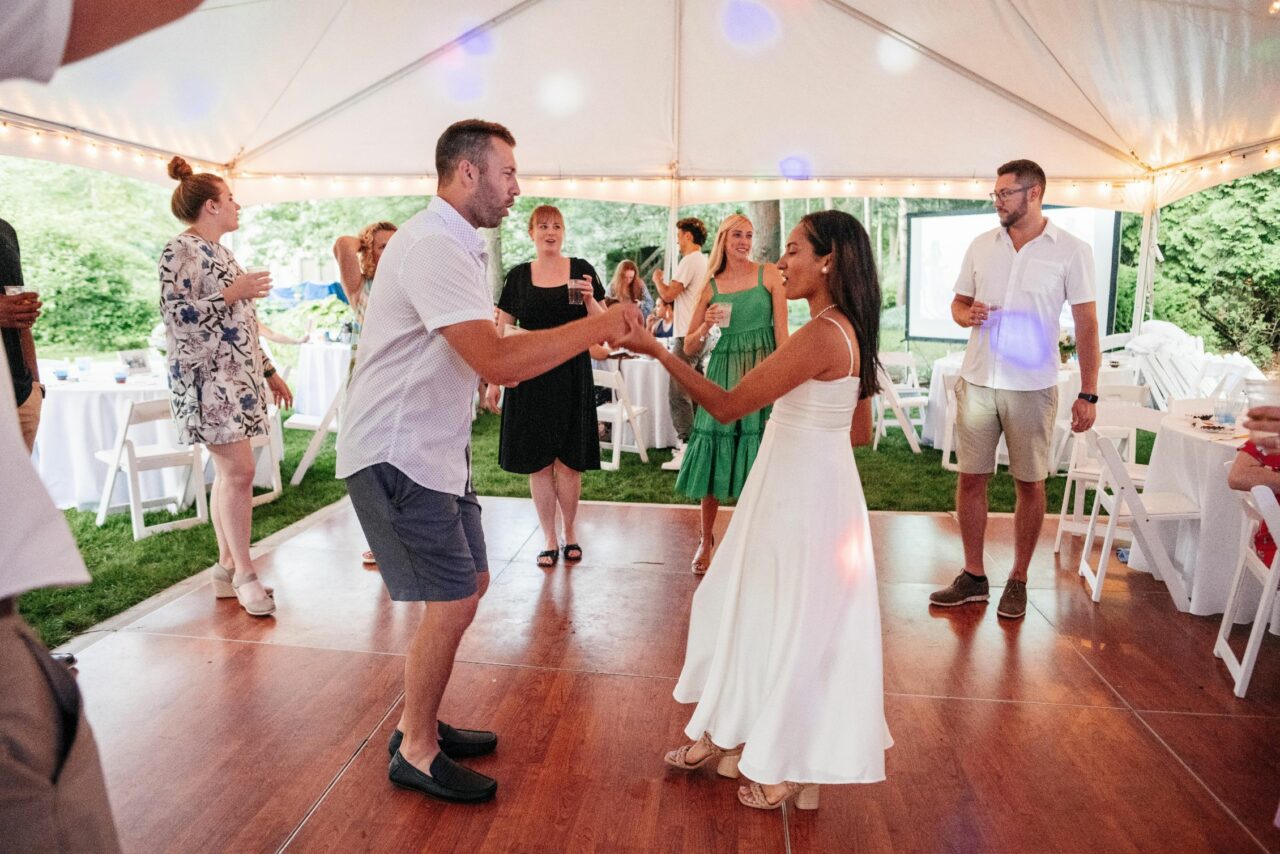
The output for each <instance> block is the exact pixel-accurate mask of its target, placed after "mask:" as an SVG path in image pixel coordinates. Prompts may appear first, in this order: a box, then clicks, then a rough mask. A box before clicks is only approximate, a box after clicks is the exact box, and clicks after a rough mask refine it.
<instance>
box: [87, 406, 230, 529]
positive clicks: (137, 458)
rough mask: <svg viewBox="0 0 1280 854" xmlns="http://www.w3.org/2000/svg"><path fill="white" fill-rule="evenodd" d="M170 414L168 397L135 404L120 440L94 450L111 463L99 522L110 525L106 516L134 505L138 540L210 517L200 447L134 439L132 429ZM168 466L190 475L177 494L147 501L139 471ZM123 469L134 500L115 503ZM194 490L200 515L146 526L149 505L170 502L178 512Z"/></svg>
mask: <svg viewBox="0 0 1280 854" xmlns="http://www.w3.org/2000/svg"><path fill="white" fill-rule="evenodd" d="M170 417H171V415H170V411H169V401H168V400H167V399H165V400H148V401H142V402H131V403H129V404H128V406H127V409H126V411H125V413H124V422H123V423H122V424H121V425H120V432H119V434H118V435H117V436H116V441H115V444H114V445H113V446H112V447H111V448H109V449H107V450H102V451H98V452H97V453H96V454H94V456H95V457H97V458H98V459H99V460H102V462H104V463H106V464H107V465H108V466H110V468H111V470H110V471H109V472H107V479H106V485H105V486H104V487H103V488H102V500H101V501H99V502H98V520H97V521H98V525H99V527H101V526H102V525H104V524H106V521H107V514H108V513H110V512H111V511H112V510H117V509H121V508H123V507H128V508H129V513H130V515H131V517H132V520H133V538H134V539H135V540H142V539H145V538H147V537H149V536H151V535H152V534H155V533H159V532H161V531H176V530H178V529H180V528H190V527H193V526H195V525H203V524H204V523H205V522H208V521H209V505H208V501H207V499H206V497H205V491H204V465H203V461H202V459H201V455H200V446H199V445H189V446H186V447H182V446H176V447H175V446H172V445H140V444H135V443H134V441H133V439H131V438H129V428H130V427H134V426H137V425H139V424H147V423H150V422H154V421H168V420H169V418H170ZM167 468H186V469H187V478H186V481H185V482H184V485H183V488H182V489H181V490H180V491H179V492H178V493H176V494H174V495H164V496H160V497H157V498H148V499H143V497H142V489H141V486H140V482H139V478H138V475H139V474H140V473H141V472H144V471H158V470H160V469H167ZM121 472H124V474H125V475H126V477H127V478H128V481H129V503H128V504H117V505H113V504H112V503H111V494H112V493H113V492H115V487H116V476H117V475H118V474H120V473H121ZM191 493H194V495H195V500H196V515H195V517H194V518H192V519H178V520H176V521H173V522H162V523H160V524H157V525H147V524H146V522H145V521H144V520H143V510H144V508H147V507H163V506H171V507H172V509H173V511H174V512H175V513H176V512H178V510H180V509H181V508H182V507H183V506H184V498H185V496H186V495H188V494H191Z"/></svg>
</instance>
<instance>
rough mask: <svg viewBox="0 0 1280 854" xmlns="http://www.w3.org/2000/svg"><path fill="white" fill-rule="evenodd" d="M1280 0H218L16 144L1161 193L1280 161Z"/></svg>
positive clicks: (772, 192) (254, 187)
mask: <svg viewBox="0 0 1280 854" xmlns="http://www.w3.org/2000/svg"><path fill="white" fill-rule="evenodd" d="M1270 5H1271V4H1270V0H1081V2H1076V3H1064V2H1061V0H959V1H958V2H957V0H946V2H943V0H913V2H910V3H904V2H900V0H644V2H638V0H627V2H622V0H521V2H516V0H468V2H465V3H462V2H442V1H441V0H438V1H437V2H421V0H253V1H252V2H251V1H250V0H210V2H207V3H205V4H204V5H203V6H202V7H201V8H200V9H199V10H198V11H196V12H195V13H193V14H191V15H190V16H188V17H186V18H184V19H182V20H180V21H178V22H176V23H174V24H172V25H170V26H168V27H165V28H163V29H161V30H158V31H156V32H153V33H151V34H149V35H146V36H143V37H141V38H139V39H136V40H134V41H133V42H130V43H128V44H126V45H124V46H122V47H120V48H117V49H115V50H112V51H110V52H108V53H106V54H103V55H100V56H97V57H94V58H92V59H89V60H87V61H84V62H81V63H78V64H76V65H73V66H69V67H67V68H65V69H63V70H61V71H60V72H59V73H58V75H57V76H56V77H55V78H54V80H53V81H52V83H51V84H49V85H48V86H40V85H36V84H31V83H25V82H8V83H4V84H0V119H3V120H5V122H6V124H5V125H4V126H3V127H0V153H4V154H14V155H19V156H26V157H42V158H48V159H52V160H58V161H63V162H69V163H77V164H81V165H90V166H96V167H98V168H105V169H110V170H112V171H116V172H120V173H123V174H129V175H137V176H140V177H144V178H147V179H149V180H152V181H159V182H167V180H168V179H167V177H166V176H165V175H164V161H165V160H167V158H168V156H169V155H170V154H172V153H180V154H182V155H184V156H186V157H187V158H188V159H191V160H193V161H198V162H199V165H203V166H204V167H205V168H215V169H217V170H219V171H223V172H225V174H227V175H228V177H229V178H230V179H231V180H232V181H233V182H234V183H235V188H236V193H237V196H238V197H239V198H240V199H241V200H242V201H245V202H261V201H272V200H283V199H290V198H315V197H325V196H350V195H386V194H396V193H429V192H431V191H432V189H433V188H434V179H433V175H432V173H433V165H432V153H433V149H434V143H435V139H436V137H437V136H438V134H439V132H440V131H441V130H442V129H443V128H444V127H445V126H446V125H448V124H449V123H450V122H452V121H454V120H457V119H460V118H466V117H471V116H479V117H483V118H488V119H492V120H496V121H501V122H503V123H504V124H506V125H507V126H508V127H510V128H511V129H512V131H513V132H514V134H515V135H516V138H517V140H518V147H517V158H518V160H519V163H520V168H521V173H522V175H523V176H524V180H523V183H524V189H525V192H528V193H535V194H538V195H556V196H567V197H579V198H599V199H613V200H618V201H645V202H653V203H657V204H664V205H666V204H673V203H674V204H679V203H684V204H687V203H693V202H705V201H719V200H726V201H727V200H745V199H753V198H778V197H788V196H797V197H804V196H847V195H855V196H856V195H869V194H883V195H891V196H893V195H906V196H933V197H937V196H943V197H945V196H956V197H978V196H981V195H984V194H985V193H986V192H987V191H988V189H989V187H990V183H991V179H992V175H993V172H994V168H995V166H996V165H998V164H999V163H1000V162H1002V161H1004V160H1008V159H1012V158H1014V157H1031V158H1033V159H1035V160H1037V161H1039V162H1040V163H1041V164H1042V165H1043V166H1044V167H1045V170H1046V171H1047V172H1048V174H1049V176H1050V179H1051V186H1050V190H1049V194H1048V195H1049V200H1050V201H1052V202H1058V203H1064V204H1087V205H1090V206H1094V207H1107V208H1113V209H1119V210H1131V211H1144V210H1150V209H1151V208H1152V206H1153V205H1154V204H1155V203H1156V202H1157V200H1158V202H1159V203H1160V204H1163V203H1167V202H1169V201H1172V200H1174V199H1176V198H1179V197H1181V196H1183V195H1186V194H1187V193H1190V192H1194V191H1196V190H1198V189H1202V188H1204V187H1207V186H1211V185H1213V184H1217V183H1219V182H1221V181H1224V180H1228V179H1230V178H1233V177H1237V176H1239V175H1243V174H1249V173H1252V172H1256V171H1259V170H1262V169H1267V168H1272V167H1273V166H1276V165H1280V109H1277V105H1280V15H1276V14H1270V13H1269V11H1268V8H1269V6H1270Z"/></svg>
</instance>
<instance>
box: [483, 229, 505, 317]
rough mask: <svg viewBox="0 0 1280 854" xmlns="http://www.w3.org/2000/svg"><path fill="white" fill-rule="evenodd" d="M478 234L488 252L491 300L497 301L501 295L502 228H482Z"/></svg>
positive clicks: (487, 271)
mask: <svg viewBox="0 0 1280 854" xmlns="http://www.w3.org/2000/svg"><path fill="white" fill-rule="evenodd" d="M480 236H481V237H483V238H484V249H485V251H486V252H488V253H489V266H488V269H487V270H486V273H487V274H488V277H489V292H490V293H492V294H493V301H494V302H497V301H498V297H499V296H501V295H502V279H503V276H502V228H501V227H498V228H482V229H480Z"/></svg>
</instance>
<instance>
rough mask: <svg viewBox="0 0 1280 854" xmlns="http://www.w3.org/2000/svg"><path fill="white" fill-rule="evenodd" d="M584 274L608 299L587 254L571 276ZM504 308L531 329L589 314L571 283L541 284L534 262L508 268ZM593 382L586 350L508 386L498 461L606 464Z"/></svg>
mask: <svg viewBox="0 0 1280 854" xmlns="http://www.w3.org/2000/svg"><path fill="white" fill-rule="evenodd" d="M583 276H590V277H591V283H592V285H593V292H594V293H595V298H596V300H597V301H603V300H604V285H602V284H601V283H600V277H599V276H597V275H596V271H595V268H593V267H592V266H591V265H590V264H589V263H587V262H586V261H584V260H582V259H581V258H570V259H569V277H570V278H571V279H580V278H582V277H583ZM498 308H500V309H502V310H503V311H505V312H506V313H507V314H509V315H511V316H512V317H514V318H515V319H516V323H517V324H518V325H519V326H520V328H522V329H528V330H529V331H531V332H532V331H535V330H538V329H552V328H554V327H557V326H562V325H564V324H566V323H569V322H570V321H573V320H578V319H579V318H582V317H586V316H587V307H586V306H585V305H570V304H569V285H568V283H566V284H563V285H558V286H556V287H553V288H539V287H535V286H534V284H533V273H532V268H531V267H530V265H529V264H528V263H525V264H520V265H519V266H516V267H513V268H512V269H511V270H510V272H508V273H507V279H506V281H505V282H504V283H503V286H502V296H501V297H499V298H498ZM593 386H594V383H593V382H592V379H591V358H590V356H588V355H587V354H586V353H585V352H583V353H579V354H578V355H576V356H574V357H572V358H571V359H569V361H567V362H564V363H563V364H560V365H557V366H556V367H554V368H552V369H551V370H549V371H547V372H546V373H545V374H540V375H538V376H536V377H533V378H532V379H527V380H525V381H524V382H522V383H520V384H519V385H517V386H515V387H514V388H509V389H507V390H506V394H505V395H504V396H503V401H502V438H501V441H500V443H499V445H498V465H500V466H502V468H503V470H504V471H509V472H513V473H515V474H533V473H534V472H537V471H541V470H542V469H544V468H546V467H547V466H549V465H551V464H552V463H553V462H555V461H556V460H560V462H562V463H564V464H565V465H567V466H569V468H572V469H575V470H577V471H587V470H589V469H598V468H600V439H599V437H598V435H597V434H596V404H595V392H594V390H593Z"/></svg>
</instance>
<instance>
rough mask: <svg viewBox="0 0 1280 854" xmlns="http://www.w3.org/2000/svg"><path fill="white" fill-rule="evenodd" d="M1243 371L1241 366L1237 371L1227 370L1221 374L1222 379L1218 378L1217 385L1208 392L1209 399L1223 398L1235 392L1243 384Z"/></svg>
mask: <svg viewBox="0 0 1280 854" xmlns="http://www.w3.org/2000/svg"><path fill="white" fill-rule="evenodd" d="M1244 381H1245V372H1244V369H1243V368H1241V369H1240V370H1238V371H1229V372H1227V373H1225V374H1223V375H1222V379H1220V380H1218V383H1217V385H1215V386H1214V387H1213V390H1212V391H1210V392H1209V399H1210V400H1223V399H1225V398H1228V397H1231V396H1232V395H1234V394H1237V393H1238V392H1239V390H1240V386H1241V385H1243V384H1244Z"/></svg>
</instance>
